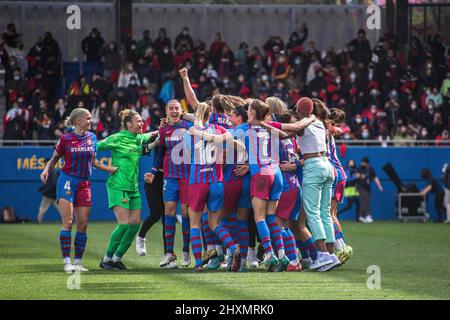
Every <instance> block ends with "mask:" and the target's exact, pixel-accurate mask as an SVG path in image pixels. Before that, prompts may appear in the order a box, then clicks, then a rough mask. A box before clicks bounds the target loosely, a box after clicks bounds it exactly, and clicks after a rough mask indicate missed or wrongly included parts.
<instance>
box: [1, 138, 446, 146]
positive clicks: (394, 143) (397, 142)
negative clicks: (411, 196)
mask: <svg viewBox="0 0 450 320" xmlns="http://www.w3.org/2000/svg"><path fill="white" fill-rule="evenodd" d="M56 142H58V141H57V140H1V139H0V147H33V146H34V147H45V146H54V145H55V144H56ZM336 143H337V144H338V145H341V144H345V145H348V146H355V147H361V146H363V147H450V140H444V141H436V140H388V141H380V140H336Z"/></svg>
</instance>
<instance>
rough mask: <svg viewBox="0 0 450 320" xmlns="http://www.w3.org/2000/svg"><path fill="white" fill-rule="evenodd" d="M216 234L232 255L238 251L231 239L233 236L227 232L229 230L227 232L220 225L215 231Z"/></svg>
mask: <svg viewBox="0 0 450 320" xmlns="http://www.w3.org/2000/svg"><path fill="white" fill-rule="evenodd" d="M214 233H215V234H216V236H217V237H218V238H219V240H220V241H221V242H222V243H223V245H224V246H225V247H226V248H227V249H229V250H230V253H231V254H233V253H234V251H235V250H236V244H235V243H234V242H233V239H232V238H231V235H230V234H229V233H228V232H227V230H225V228H224V227H223V226H221V225H219V226H217V227H216V229H215V230H214Z"/></svg>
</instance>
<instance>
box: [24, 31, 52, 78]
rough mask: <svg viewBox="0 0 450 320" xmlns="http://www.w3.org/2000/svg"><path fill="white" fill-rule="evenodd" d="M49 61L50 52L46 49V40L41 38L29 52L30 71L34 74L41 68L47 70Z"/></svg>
mask: <svg viewBox="0 0 450 320" xmlns="http://www.w3.org/2000/svg"><path fill="white" fill-rule="evenodd" d="M47 59H48V52H47V49H46V48H45V47H44V40H43V39H42V38H39V39H38V41H37V42H36V44H35V45H34V46H33V47H32V48H31V49H30V51H29V52H28V56H27V60H28V66H29V71H30V72H34V71H35V70H37V69H39V68H42V69H44V70H45V67H46V63H47Z"/></svg>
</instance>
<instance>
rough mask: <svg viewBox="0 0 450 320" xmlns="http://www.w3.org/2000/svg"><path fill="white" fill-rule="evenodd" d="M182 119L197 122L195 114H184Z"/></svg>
mask: <svg viewBox="0 0 450 320" xmlns="http://www.w3.org/2000/svg"><path fill="white" fill-rule="evenodd" d="M181 119H183V120H186V121H189V122H195V116H194V114H193V113H183V115H182V116H181Z"/></svg>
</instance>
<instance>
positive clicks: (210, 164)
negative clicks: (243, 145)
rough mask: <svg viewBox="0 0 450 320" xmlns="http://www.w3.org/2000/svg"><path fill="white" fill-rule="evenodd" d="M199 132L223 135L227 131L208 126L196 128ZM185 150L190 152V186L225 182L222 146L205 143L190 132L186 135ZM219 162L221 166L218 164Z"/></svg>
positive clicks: (216, 126)
mask: <svg viewBox="0 0 450 320" xmlns="http://www.w3.org/2000/svg"><path fill="white" fill-rule="evenodd" d="M196 128H197V129H199V130H203V131H205V132H208V133H211V134H223V133H225V132H226V129H224V128H222V127H220V126H218V125H212V124H207V125H206V127H196ZM184 143H185V148H186V149H189V150H190V159H189V160H190V174H189V184H192V183H213V182H223V172H222V165H221V164H220V163H222V159H221V158H220V157H222V152H221V150H220V149H221V147H222V145H218V144H215V143H213V142H208V141H204V140H202V139H201V138H199V137H197V136H192V135H190V134H189V132H186V134H185V139H184ZM217 162H219V164H217Z"/></svg>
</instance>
